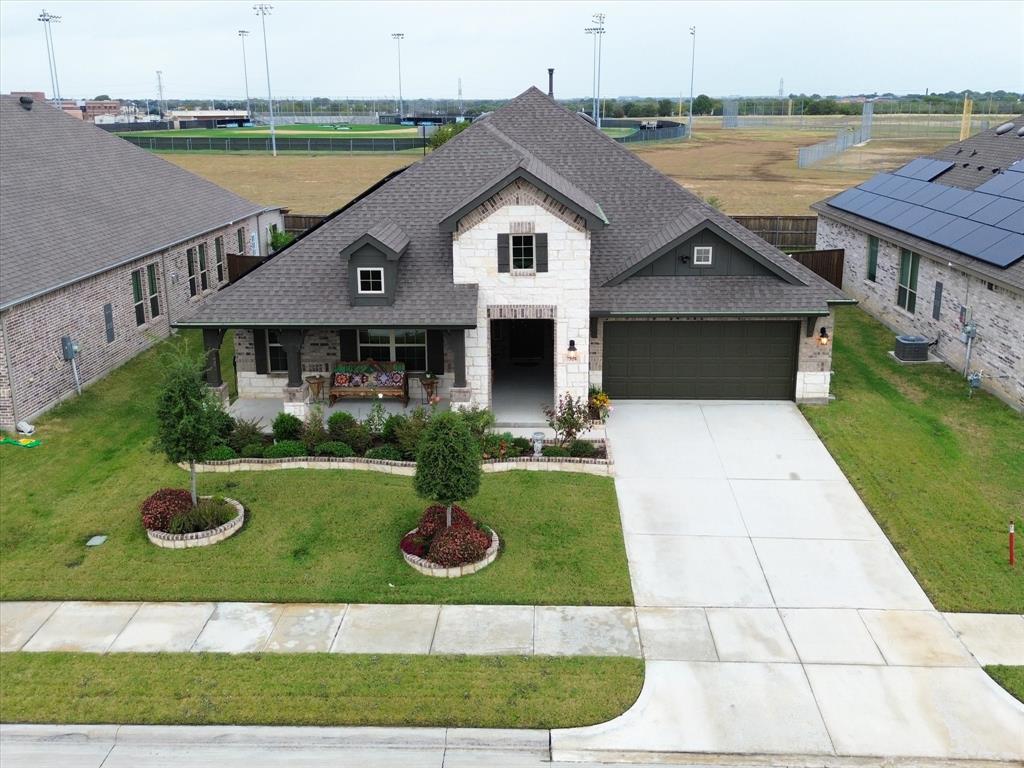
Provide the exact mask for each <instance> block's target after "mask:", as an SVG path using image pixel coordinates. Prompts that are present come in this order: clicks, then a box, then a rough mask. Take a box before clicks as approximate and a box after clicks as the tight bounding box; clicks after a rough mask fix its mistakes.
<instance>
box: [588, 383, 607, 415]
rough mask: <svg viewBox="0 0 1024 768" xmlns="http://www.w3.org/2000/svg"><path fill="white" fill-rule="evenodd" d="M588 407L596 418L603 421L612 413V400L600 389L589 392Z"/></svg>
mask: <svg viewBox="0 0 1024 768" xmlns="http://www.w3.org/2000/svg"><path fill="white" fill-rule="evenodd" d="M590 407H591V409H592V410H593V411H594V412H595V413H596V414H597V416H598V418H599V419H601V420H604V419H606V418H608V414H609V413H611V412H612V399H611V398H610V397H608V393H607V392H605V391H604V390H601V389H591V390H590Z"/></svg>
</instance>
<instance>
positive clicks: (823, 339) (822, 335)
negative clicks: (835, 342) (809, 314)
mask: <svg viewBox="0 0 1024 768" xmlns="http://www.w3.org/2000/svg"><path fill="white" fill-rule="evenodd" d="M828 342H829V338H828V328H826V327H825V326H824V325H823V326H821V330H820V331H818V343H819V344H821V346H823V347H827V346H828Z"/></svg>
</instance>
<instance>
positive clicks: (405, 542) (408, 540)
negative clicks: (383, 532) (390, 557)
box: [399, 531, 430, 557]
mask: <svg viewBox="0 0 1024 768" xmlns="http://www.w3.org/2000/svg"><path fill="white" fill-rule="evenodd" d="M399 546H401V548H402V551H403V552H405V553H406V554H407V555H415V556H416V557H426V556H427V550H428V549H429V548H430V539H427V538H425V537H423V536H420V535H419V533H417V532H416V531H413V532H412V533H407V534H405V537H404V538H403V539H402V543H401V544H400V545H399Z"/></svg>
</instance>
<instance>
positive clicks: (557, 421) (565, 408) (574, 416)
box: [544, 392, 593, 445]
mask: <svg viewBox="0 0 1024 768" xmlns="http://www.w3.org/2000/svg"><path fill="white" fill-rule="evenodd" d="M544 415H545V416H547V418H548V426H549V427H551V429H553V430H554V432H555V440H557V441H558V444H559V445H568V444H569V443H571V442H572V441H573V440H575V439H576V437H577V435H580V434H582V433H583V432H586V431H587V430H588V429H590V426H591V424H593V420H592V419H591V418H590V403H589V402H588V401H586V400H584V399H583V398H582V397H573V396H572V395H570V394H569V393H568V392H566V393H565V394H563V395H559V396H558V403H557V404H555V405H554V406H550V405H549V406H547V407H545V408H544Z"/></svg>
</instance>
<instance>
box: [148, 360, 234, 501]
mask: <svg viewBox="0 0 1024 768" xmlns="http://www.w3.org/2000/svg"><path fill="white" fill-rule="evenodd" d="M203 369H204V362H203V359H202V358H195V357H192V356H190V355H189V354H188V352H187V351H186V352H183V353H181V354H178V355H174V356H171V357H170V359H169V362H168V365H167V366H166V367H165V368H164V380H163V383H162V384H161V387H160V395H159V397H158V398H157V406H156V418H157V436H156V440H155V441H154V442H155V448H156V449H158V450H161V451H163V452H164V454H166V456H167V458H168V459H169V460H170V461H172V462H174V463H175V464H177V463H178V462H181V461H187V462H188V467H189V474H190V476H191V477H190V481H191V491H192V506H193V507H194V506H196V504H197V503H198V497H197V496H196V461H198V460H199V459H200V458H202V457H203V456H204V455H205V454H206V453H208V452H209V451H210V450H211V449H212V448H213V447H214V446H215V445H216V444H217V442H218V440H219V439H220V436H219V434H218V432H217V430H218V426H219V425H220V423H221V418H220V416H221V412H222V409H221V405H220V403H219V402H218V401H217V399H216V398H215V397H214V396H213V393H212V392H210V390H209V389H207V387H206V384H205V382H204V381H203Z"/></svg>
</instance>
